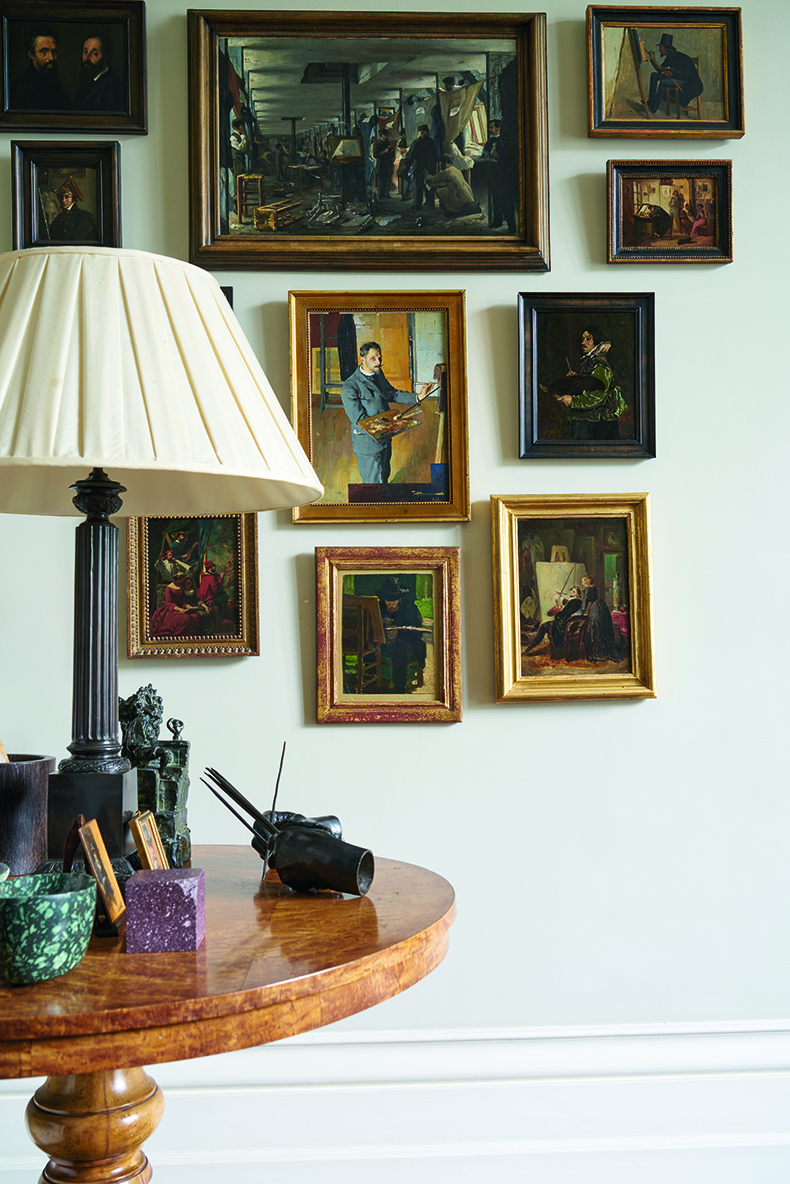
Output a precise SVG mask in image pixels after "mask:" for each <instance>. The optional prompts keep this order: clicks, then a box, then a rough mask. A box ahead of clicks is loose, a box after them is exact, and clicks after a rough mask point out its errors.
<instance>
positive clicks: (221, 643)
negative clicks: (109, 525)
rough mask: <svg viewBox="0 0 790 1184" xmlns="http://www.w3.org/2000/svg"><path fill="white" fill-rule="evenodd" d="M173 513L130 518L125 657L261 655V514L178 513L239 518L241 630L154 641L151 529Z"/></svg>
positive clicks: (189, 516) (183, 516)
mask: <svg viewBox="0 0 790 1184" xmlns="http://www.w3.org/2000/svg"><path fill="white" fill-rule="evenodd" d="M172 517H175V516H174V515H157V516H151V517H148V518H128V519H127V523H126V552H127V554H126V568H127V572H126V575H127V598H126V653H127V657H129V658H185V657H199V658H245V657H252V656H255V655H257V654H259V653H260V636H259V622H258V516H257V514H215V515H210V514H179V515H178V519H179V521H181V520H189V519H199V518H235V519H237V532H238V546H237V570H236V579H237V582H238V597H239V609H238V614H239V631H238V634H237V635H235V636H229V635H227V634H222V633H215V634H205V635H200V636H198V635H194V636H189V637H173V638H168V637H152V636H151V631H150V623H151V622H150V612H149V603H150V600H149V587H148V578H149V570H150V567H149V552H148V547H149V525H150V523H151V522H152V521H164V522H167V521H168V520H169V519H171V518H172Z"/></svg>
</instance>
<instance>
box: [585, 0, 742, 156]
mask: <svg viewBox="0 0 790 1184" xmlns="http://www.w3.org/2000/svg"><path fill="white" fill-rule="evenodd" d="M744 131H745V127H744V117H743V41H742V35H741V10H740V8H624V7H621V6H616V7H610V6H603V5H590V6H589V8H588V9H587V134H588V135H589V136H629V137H634V136H636V137H671V138H673V139H699V140H704V139H716V140H723V139H738V138H739V137H740V136H742V135H743V134H744Z"/></svg>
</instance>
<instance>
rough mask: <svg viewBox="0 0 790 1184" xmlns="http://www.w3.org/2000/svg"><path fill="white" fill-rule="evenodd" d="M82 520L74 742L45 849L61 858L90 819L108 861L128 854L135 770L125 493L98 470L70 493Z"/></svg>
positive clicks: (61, 768) (54, 799)
mask: <svg viewBox="0 0 790 1184" xmlns="http://www.w3.org/2000/svg"><path fill="white" fill-rule="evenodd" d="M70 488H71V490H72V491H73V492H74V493H75V497H74V498H73V499H72V500H73V502H74V505H75V506H76V507H77V509H78V510H79V511H80V513H81V514H84V515H85V521H84V522H81V523H80V525H79V526H78V527H77V530H76V532H75V550H74V674H73V684H72V685H73V694H72V702H71V734H72V741H71V744H69V745H68V746H67V747H68V750H69V752H70V753H71V756H70V757H65V758H64V759H63V760H62V761H60V763H59V764H58V772H57V773H53V774H52V775H51V776H50V779H49V811H48V817H47V847H48V853H49V858H50V859H60V858H62V855H63V847H64V843H65V841H66V836H67V835H68V833H69V830H70V828H71V824H72V823H73V821H74V819H75V818H76V817H77V815H78V814H84V815H85V817H86V818H95V819H96V821H97V822H98V824H99V829H100V830H101V833H102V837H103V839H104V842H105V844H106V846H107V851H108V853H109V855H110V857H111V858H115V859H117V858H118V857H119V856H122V855H128V854H129V853H130V852H131V851H133V850H134V841H133V839H132V837H131V834H130V833H129V827H128V825H127V824H128V820H129V818H131V816H132V814H134V812H135V810H136V809H137V771H136V770H133V769H132V767H131V764H130V762H129V761H128V760H127V758H126V757H124V756H121V744H120V740H119V738H118V730H119V729H118V527H117V526H116V525H115V523H113V522H110V515H111V514H117V513H118V511H119V510H120V508H121V505H122V504H123V503H122V501H121V497H120V495H121V494H122V493H125V492H126V490H125V488H124V486H123V485H119V483H118V482H117V481H112V480H111V479H110V478H109V477H108V476H107V474H106V473H105V472H104V470H103V469H99V468H96V469H93V471H92V472H91V473H90V474H89V476H88V477H86V479H85V480H84V481H75V482H74V484H73V485H72V486H71V487H70Z"/></svg>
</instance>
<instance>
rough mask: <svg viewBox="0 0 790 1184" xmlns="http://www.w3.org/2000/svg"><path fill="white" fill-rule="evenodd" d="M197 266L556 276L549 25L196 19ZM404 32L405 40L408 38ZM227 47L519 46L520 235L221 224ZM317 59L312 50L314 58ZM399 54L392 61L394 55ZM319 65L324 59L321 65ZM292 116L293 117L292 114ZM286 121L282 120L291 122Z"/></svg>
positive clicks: (475, 16) (208, 15) (191, 21)
mask: <svg viewBox="0 0 790 1184" xmlns="http://www.w3.org/2000/svg"><path fill="white" fill-rule="evenodd" d="M187 20H188V34H189V80H190V102H189V146H190V152H189V159H190V164H189V170H190V186H189V190H190V220H189V221H190V259H191V261H192V262H193V263H198V264H200V265H201V266H203V267H210V268H212V267H213V268H222V269H230V268H248V269H250V268H255V269H261V268H280V269H290V270H297V271H298V270H299V269H302V270H304V269H320V270H324V269H325V270H328V271H336V270H338V269H341V268H350V269H354V270H364V269H370V268H372V269H375V270H378V271H381V270H393V271H433V270H440V271H451V270H458V269H460V270H463V271H473V270H475V271H476V270H479V271H492V270H494V271H509V270H517V271H547V270H548V268H549V169H548V84H547V68H546V15H545V13H532V14H524V13H518V14H512V15H508V14H500V13H463V14H456V13H453V14H450V13H446V14H445V13H431V12H410V13H408V14H406V13H395V12H334V11H333V12H329V11H327V12H320V11H315V10H312V11H303V12H283V11H278V12H264V11H254V12H249V11H235V12H234V11H214V10H206V11H200V10H190V12H189V13H188V15H187ZM405 30H408V33H405V32H404V31H405ZM227 38H250V39H251V40H258V41H260V40H261V39H263V38H272V39H276V38H280V39H283V38H289V39H294V38H304V39H306V40H309V41H311V42H313V41H315V40H316V39H320V38H325V39H328V40H337V39H348V40H349V42H351V41H353V40H359V41H363V40H364V39H366V38H371V39H378V40H380V39H390V40H391V41H392V42H393V43H397V42H398V41H403V42H407V43H408V54H409V60H411V59H412V58H413V55H414V54H415V53H416V51H417V49H418V48H419V44H420V42H421V41H426V42H428V41H431V40H432V41H434V42H435V41H436V40H438V39H442V38H445V39H447V40H448V42H456V43H457V42H458V41H462V40H464V39H468V40H474V41H478V42H479V41H492V42H493V41H495V40H501V39H507V40H512V41H513V42H514V43H515V54H516V57H515V61H516V78H517V86H518V102H517V103H516V108H517V118H518V121H519V128H518V144H517V148H518V160H517V162H516V169H517V178H518V199H517V205H518V210H519V226H518V228H517V230H516V231H515V232H514V233H511V234H502V235H501V236H499V235H497V236H487V235H480V234H478V235H474V234H469V235H463V234H461V233H458V234H449V235H448V234H444V235H438V234H436V235H426V236H424V237H420V236H418V235H412V236H411V237H409V236H407V235H398V234H396V233H395V234H385V233H382V234H379V235H374V234H367V233H362V234H357V235H355V236H350V235H347V236H345V237H344V236H343V235H339V234H337V233H335V234H333V233H332V232H331V230H328V232H327V233H326V234H319V235H314V234H307V233H301V234H300V233H299V230H298V223H293V224H292V225H293V226H294V227H296V229H294V231H293V232H291V231H290V230H289V231H288V233H284V234H280V233H273V232H269V234H268V235H267V234H266V232H260V231H258V232H256V231H253V230H251V231H249V232H247V233H243V234H231V233H230V231H229V228H227V229H224V228H223V226H222V223H221V208H222V207H221V179H220V163H219V161H220V129H219V101H218V99H219V94H220V90H219V87H220V48H221V42H224V40H225V39H227ZM311 52H313V53H315V52H316V51H314V50H312V49H311ZM391 52H392V51H391ZM316 60H317V61H320V53H319V54H318V55H317V57H316ZM294 114H296V113H294ZM288 115H289V113H288V112H286V113H285V115H284V117H285V118H287V117H288Z"/></svg>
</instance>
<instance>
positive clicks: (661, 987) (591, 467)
mask: <svg viewBox="0 0 790 1184" xmlns="http://www.w3.org/2000/svg"><path fill="white" fill-rule="evenodd" d="M283 6H285V7H290V6H289V5H288V4H287V0H283ZM501 6H502V7H503V8H511V9H512V10H514V11H517V10H518V8H519V6H518V5H517V4H515V3H510V4H507V3H502V5H501ZM239 7H244V8H252V7H253V4H240V5H239ZM317 7H318V8H327V9H329V8H331V5H330V4H319V5H317ZM360 7H362V6H361V5H360ZM399 7H400V8H402V9H408V10H414V11H418V10H421V9H422V7H423V6H422V4H420V3H416V2H414V0H412V2H409V0H402V2H401V3H400V4H399ZM474 7H475V6H474V5H473V4H471V3H469V2H468V0H462V2H461V4H460V5H456V3H455V2H454V3H453V4H452V5H449V4H448V5H447V11H448V20H449V21H451V22H457V24H458V27H459V28H462V26H463V17H462V16H459V17H458V18H456V17H455V16H454V15H453V14H454V13H455V12H456V11H457V9H458V8H460V9H461V10H462V11H463V10H464V9H467V10H470V11H471V10H472V9H473V8H474ZM584 15H585V6H584V4H582V3H579V2H573V3H571V0H551V3H550V4H549V12H548V44H549V55H548V67H549V113H550V132H551V165H550V167H551V240H552V260H553V267H552V271H551V272H550V273H549V274H547V275H503V274H491V275H471V274H464V273H458V272H453V273H445V274H425V275H416V276H415V275H404V274H400V275H399V274H384V273H350V274H331V273H326V272H321V273H310V272H298V273H297V272H292V273H285V272H281V273H266V272H245V273H242V272H240V273H224V274H222V273H220V274H219V275H218V278H219V280H220V282H222V283H225V284H233V286H234V289H235V299H236V310H237V313H238V315H239V318H240V320H241V322H242V324H243V326H244V328H245V330H246V331H247V333H248V334H249V337H250V339H251V341H252V344H253V346H254V348H255V350H256V351H257V353H258V356H259V358H260V360H261V362H262V364H263V367H264V369H265V371H266V373H267V375H268V376H269V379H270V380H271V382H272V384H273V385H274V387H275V390H276V391H277V392H278V393H279V396H280V398H281V400H282V402H283V405H284V406H286V407H287V405H288V398H289V358H288V335H287V325H288V313H287V294H288V291H289V289H291V288H293V289H313V288H314V289H327V288H335V289H338V290H341V289H348V288H358V289H362V288H366V287H370V288H373V289H376V288H378V289H387V288H392V287H420V288H427V289H430V288H441V287H445V288H459V287H464V288H465V289H466V291H467V304H468V329H469V370H468V373H469V397H470V471H471V487H472V497H473V503H474V515H473V520H472V522H471V523H469V524H467V525H464V526H458V527H445V526H441V525H438V526H431V525H429V526H407V525H403V526H383V527H375V526H358V527H354V526H350V525H348V526H343V525H338V526H327V527H312V526H293V525H292V524H291V522H290V517H289V515H288V514H285V513H280V514H268V515H264V516H261V519H260V556H261V573H260V574H261V618H262V623H263V647H262V651H263V652H262V654H261V657H260V658H257V659H249V660H246V661H232V660H219V661H216V660H215V661H209V660H205V661H170V662H128V661H126V660H123V661H122V663H121V671H120V682H121V692H122V693H123V694H125V695H127V694H129V693H130V692H131V691H133V690H134V689H135V688H136V687H137V686H139V685H141V684H145V683H148V682H152V683H153V684H154V686H155V687H157V688H158V690H159V691H160V692H161V693H162V695H163V696H164V699H165V709H166V711H167V713H168V714H169V715H173V714H175V715H178V716H180V717H181V718H182V719H183V720H184V721H185V722H186V736H187V737H188V738H190V739H191V740H192V743H193V750H192V772H193V781H194V782H195V785H194V787H193V794H192V804H191V807H190V821H191V825H192V828H193V836H194V839H195V841H196V842H198V843H200V842H208V841H220V842H226V843H233V842H242V841H244V840H243V836H242V834H241V830H240V828H239V827H238V824H236V823H235V822H234V821H233V819H232V818H231V817H230V816H229V815H227V814H226V813H225V812H224V811H221V809H220V807H219V806H218V805H217V803H215V801H214V799H213V798H212V799H210V800H208V795H207V794H205V793H204V792H203V790H202V787H201V786H200V784H199V782H198V780H197V775H198V773H199V771H200V770H201V769H202V768H203V766H204V765H207V764H211V765H213V766H215V767H217V768H219V769H220V770H222V771H223V772H224V773H225V774H226V775H227V776H229V777H230V778H231V780H233V781H234V783H236V784H237V785H239V786H240V787H242V788H243V789H244V790H245V791H246V792H247V793H248V794H250V795H251V796H253V797H256V796H259V797H261V798H262V799H267V798H268V795H269V793H270V791H271V787H272V784H273V780H274V775H275V773H276V768H277V761H278V758H279V752H280V746H281V744H282V741H283V739H287V741H288V758H287V764H286V768H285V773H284V778H283V784H282V787H281V791H280V801H281V804H282V805H283V806H284V807H286V806H287V807H293V808H296V809H299V810H304V811H307V812H310V811H318V812H322V813H323V812H327V811H336V812H337V813H339V814H340V815H341V817H342V818H343V821H344V823H345V825H346V830H347V834H348V837H349V838H350V839H351V840H352V841H354V842H365V843H367V844H370V846H372V848H373V850H374V851H375V852H377V853H379V854H381V855H387V856H397V857H400V858H404V859H406V860H410V861H413V862H417V863H423V864H426V865H428V866H430V867H432V868H435V869H436V870H438V871H441V872H442V873H444V874H445V875H447V876H448V877H449V879H450V880H452V881H453V883H454V884H455V886H456V888H457V891H458V898H459V910H458V921H457V923H456V926H455V929H454V932H453V936H452V942H451V950H450V955H449V958H448V960H447V962H446V963H445V965H444V966H443V967H442V968H441V969H440V970H439V971H438V972H437V973H436V974H434V975H433V976H431V978H429V979H428V980H426V982H425V983H423V984H422V985H421V986H420V987H418V988H416V989H415V990H413V991H410V992H408V993H407V994H405V995H404V996H402V997H401V998H400V999H397V1000H394V1001H393V1002H391V1003H388V1004H385V1005H383V1006H382V1007H380V1008H377V1009H375V1010H373V1011H371V1012H368V1013H366V1014H364V1015H362V1016H359V1017H357V1018H356V1019H354V1020H351V1021H348V1023H349V1024H350V1025H354V1026H357V1027H369V1028H377V1027H384V1028H399V1027H425V1028H441V1027H455V1028H487V1027H498V1028H514V1027H523V1026H540V1025H566V1024H596V1023H606V1022H623V1023H627V1022H637V1021H645V1022H648V1021H659V1022H660V1021H662V1020H665V1021H682V1020H689V1021H692V1020H693V1021H705V1020H724V1019H735V1018H754V1019H758V1018H766V1017H778V1016H784V1015H787V1014H788V1011H790V1005H789V1003H788V1000H790V960H789V959H788V955H787V949H788V942H787V916H788V885H787V881H788V870H787V869H788V867H790V859H789V858H788V854H789V853H788V835H790V809H789V807H788V794H787V759H786V751H785V733H786V725H785V708H784V704H785V699H786V685H785V684H786V672H787V636H788V631H787V626H786V625H785V623H784V603H785V600H786V589H787V586H788V562H787V551H788V530H787V513H786V508H785V497H784V490H785V489H786V476H785V474H786V472H787V443H786V440H787V416H788V396H787V385H788V384H787V379H786V377H785V375H786V371H787V364H786V358H785V354H786V346H787V338H788V311H787V305H788V301H787V285H788V268H787V262H788V259H787V255H788V249H787V228H786V215H785V210H784V205H783V200H782V198H783V195H784V193H785V192H786V191H787V189H788V186H789V185H790V170H789V169H788V154H787V151H786V143H787V135H786V114H785V111H784V105H785V104H784V102H783V94H782V89H781V81H779V80H781V79H783V78H784V77H785V75H786V55H787V45H788V43H790V36H788V34H790V19H789V13H788V6H787V5H786V3H785V0H776V2H775V3H771V2H770V0H747V2H746V4H745V8H744V51H745V52H744V71H745V80H746V125H747V134H746V136H745V137H744V139H743V140H740V141H736V140H731V141H721V142H717V141H698V142H693V141H691V142H686V143H681V142H679V141H678V142H675V141H671V140H666V141H639V140H590V139H588V138H587V136H586V106H585V99H586V75H585V25H584ZM148 27H149V40H148V77H149V102H150V129H151V130H150V134H149V135H148V136H147V137H126V138H123V139H122V143H121V153H122V159H121V177H122V189H123V232H124V243H125V245H126V246H128V247H134V248H140V249H146V250H152V251H155V252H162V253H165V254H171V255H176V256H179V257H182V258H184V257H186V254H187V204H188V181H187V68H186V16H185V6H184V5H183V4H181V3H178V2H177V0H155V2H152V3H149V5H148ZM10 138H12V137H10V136H9V135H8V134H6V135H4V136H3V137H2V140H0V232H1V233H0V244H3V245H4V246H5V247H6V248H8V247H9V246H10V188H11V184H10V166H9V149H8V141H9V139H10ZM13 138H17V139H27V138H31V137H28V136H25V135H22V134H19V135H17V136H15V137H13ZM39 138H41V139H44V138H45V137H43V136H42V137H39ZM64 138H75V137H73V136H67V137H64ZM673 157H680V158H684V157H687V158H689V159H694V160H704V159H707V158H716V159H718V158H725V159H732V161H733V165H734V185H735V196H734V218H735V262H734V263H733V264H731V265H729V266H685V267H682V266H628V267H622V266H621V267H615V266H610V265H607V264H606V263H605V251H606V220H605V170H606V161H607V160H608V159H609V158H618V159H621V158H639V159H646V158H648V159H649V158H664V159H670V158H673ZM519 290H526V291H530V292H542V293H544V292H621V291H622V292H628V291H631V292H643V291H655V293H656V379H657V435H658V457H657V459H655V460H652V461H646V462H621V463H620V464H615V463H606V462H604V463H597V462H592V461H589V462H577V463H566V462H559V461H541V462H525V461H519V460H518V459H517V332H516V295H517V293H518V292H519ZM634 490H649V491H650V493H651V497H652V522H653V563H654V579H653V588H654V608H655V635H656V649H657V673H658V694H659V697H658V698H657V699H656V700H655V701H653V702H650V701H647V702H638V703H630V704H628V703H625V704H606V703H594V704H588V705H582V704H574V703H568V704H559V705H533V706H518V705H516V706H495V704H494V702H493V657H492V593H491V572H490V536H489V511H488V497H489V494H491V493H498V494H512V493H540V492H546V493H549V492H551V493H584V492H590V493H598V492H630V491H634ZM317 544H320V545H344V546H352V545H423V544H428V545H438V544H456V545H459V546H460V547H461V549H462V564H463V613H464V618H463V638H464V680H465V682H464V701H465V716H464V721H463V723H461V724H458V725H455V726H453V727H440V726H423V727H416V726H405V727H389V728H388V727H383V726H380V727H365V726H354V725H348V726H324V727H318V726H316V724H315V722H314V720H315V695H314V689H313V684H314V661H315V657H314V649H315V647H314V628H315V618H314V592H313V557H312V555H313V548H314V547H315V546H316V545H317ZM72 546H73V523H72V522H70V521H55V520H40V521H38V520H34V519H30V520H28V519H24V518H8V519H3V520H0V554H1V555H2V570H3V579H2V582H1V583H0V598H1V601H2V609H1V611H0V736H2V739H3V741H4V743H5V744H6V746H7V747H8V748H9V749H12V750H18V751H25V750H27V751H31V750H33V751H35V750H38V751H43V752H52V753H53V754H56V755H57V756H58V757H60V756H62V755H64V752H65V745H66V743H67V742H68V740H69V738H70V722H69V721H70V693H71V692H70V680H71V673H70V665H71V659H70V645H71V641H70V638H71V562H72ZM255 858H257V857H256V856H254V855H253V853H252V852H250V859H251V860H252V859H255Z"/></svg>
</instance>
